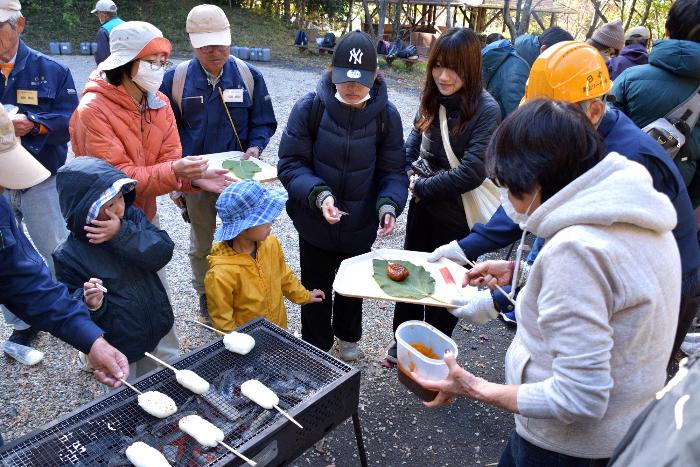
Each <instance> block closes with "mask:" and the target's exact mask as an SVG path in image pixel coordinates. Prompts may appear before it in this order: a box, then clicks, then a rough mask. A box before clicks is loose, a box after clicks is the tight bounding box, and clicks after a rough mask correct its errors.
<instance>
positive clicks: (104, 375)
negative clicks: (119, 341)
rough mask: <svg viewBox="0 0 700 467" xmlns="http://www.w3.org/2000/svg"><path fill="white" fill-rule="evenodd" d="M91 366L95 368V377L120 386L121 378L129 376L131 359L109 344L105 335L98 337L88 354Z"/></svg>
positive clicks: (100, 380) (108, 383)
mask: <svg viewBox="0 0 700 467" xmlns="http://www.w3.org/2000/svg"><path fill="white" fill-rule="evenodd" d="M87 358H88V361H89V362H90V366H92V368H94V370H95V379H97V381H99V382H100V383H102V384H106V385H107V386H112V387H113V388H116V387H119V386H120V385H121V384H122V383H121V381H119V378H122V379H126V378H128V376H129V360H127V358H126V356H124V354H123V353H121V352H120V351H118V350H117V349H115V348H114V347H112V346H111V345H109V343H108V342H107V341H106V340H105V338H104V337H98V338H97V340H96V341H95V342H93V344H92V347H90V353H88V355H87Z"/></svg>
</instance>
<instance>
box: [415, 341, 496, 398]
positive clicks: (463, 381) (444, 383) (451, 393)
mask: <svg viewBox="0 0 700 467" xmlns="http://www.w3.org/2000/svg"><path fill="white" fill-rule="evenodd" d="M445 363H446V364H447V368H448V369H449V373H448V374H447V378H445V379H443V380H440V381H431V380H427V379H424V378H421V377H420V376H418V375H417V374H416V373H415V372H411V378H413V380H414V381H415V382H416V383H418V384H420V385H421V386H423V387H424V388H425V389H429V390H432V391H439V392H438V395H437V396H436V397H435V399H433V400H432V401H430V402H424V403H423V404H424V405H425V406H426V407H439V406H441V405H446V404H450V403H452V401H454V399H455V398H456V397H457V396H467V397H470V398H472V399H476V394H477V392H478V391H477V388H478V387H479V385H480V384H482V383H484V382H485V381H484V380H483V379H481V378H477V377H476V376H474V375H473V374H471V373H469V372H468V371H467V370H465V369H463V368H462V367H460V366H459V365H458V364H457V360H456V359H455V356H454V354H452V353H451V352H446V353H445Z"/></svg>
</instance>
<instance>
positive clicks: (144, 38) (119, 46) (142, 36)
mask: <svg viewBox="0 0 700 467" xmlns="http://www.w3.org/2000/svg"><path fill="white" fill-rule="evenodd" d="M171 50H172V47H171V45H170V41H168V39H166V38H165V37H163V33H162V32H160V29H158V28H157V27H155V26H153V25H152V24H151V23H146V22H145V21H127V22H125V23H122V24H120V25H119V26H117V27H116V28H114V29H112V32H111V33H110V34H109V51H110V54H109V57H107V58H106V59H105V60H104V61H103V62H102V63H100V64H99V66H98V67H97V69H98V70H100V71H104V70H114V69H115V68H119V67H120V66H122V65H126V64H127V63H129V62H131V61H133V60H136V59H137V58H140V57H145V56H147V55H152V54H157V53H164V54H166V55H170V51H171Z"/></svg>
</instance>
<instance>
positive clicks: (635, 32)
mask: <svg viewBox="0 0 700 467" xmlns="http://www.w3.org/2000/svg"><path fill="white" fill-rule="evenodd" d="M633 36H639V37H641V38H642V39H647V40H648V39H649V38H650V37H651V32H650V31H649V29H648V28H645V27H644V26H636V27H634V28H632V29H630V30H629V31H627V34H625V40H629V39H631V38H632V37H633Z"/></svg>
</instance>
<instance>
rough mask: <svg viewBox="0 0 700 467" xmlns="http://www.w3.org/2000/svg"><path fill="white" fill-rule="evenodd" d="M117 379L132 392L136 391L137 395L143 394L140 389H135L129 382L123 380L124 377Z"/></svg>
mask: <svg viewBox="0 0 700 467" xmlns="http://www.w3.org/2000/svg"><path fill="white" fill-rule="evenodd" d="M119 381H121V382H122V383H124V384H125V385H126V387H128V388H129V389H132V390H133V391H134V392H136V394H138V395H141V394H143V393H142V392H141V391H139V390H138V389H136V388H135V387H134V386H132V385H131V384H129V383H127V382H126V380H125V379H124V378H119Z"/></svg>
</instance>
